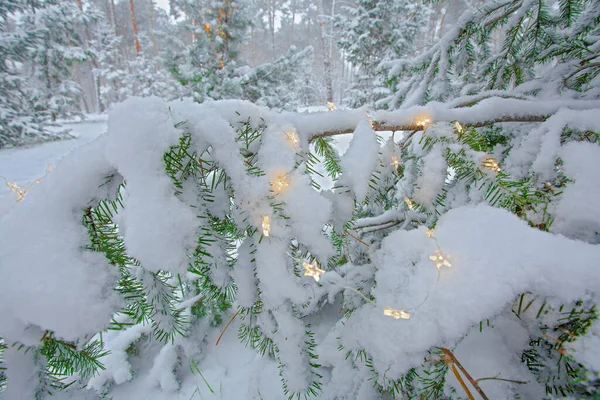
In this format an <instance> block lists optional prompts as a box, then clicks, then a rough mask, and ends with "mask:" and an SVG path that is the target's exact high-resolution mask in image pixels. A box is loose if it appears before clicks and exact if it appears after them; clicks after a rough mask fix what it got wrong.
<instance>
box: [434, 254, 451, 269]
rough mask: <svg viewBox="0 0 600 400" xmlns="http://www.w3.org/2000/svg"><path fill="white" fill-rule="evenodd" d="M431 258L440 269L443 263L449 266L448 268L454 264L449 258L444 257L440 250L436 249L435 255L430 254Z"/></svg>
mask: <svg viewBox="0 0 600 400" xmlns="http://www.w3.org/2000/svg"><path fill="white" fill-rule="evenodd" d="M429 259H430V260H431V261H433V262H434V263H435V266H436V267H437V269H440V267H441V266H442V265H443V266H444V267H448V268H450V267H451V266H452V264H451V263H450V261H449V260H448V258H447V257H444V256H443V255H442V253H440V251H439V250H436V251H435V255H433V256H429Z"/></svg>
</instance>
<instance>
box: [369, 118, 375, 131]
mask: <svg viewBox="0 0 600 400" xmlns="http://www.w3.org/2000/svg"><path fill="white" fill-rule="evenodd" d="M369 125H371V129H373V128H375V122H373V118H371V117H369Z"/></svg>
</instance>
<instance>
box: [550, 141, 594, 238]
mask: <svg viewBox="0 0 600 400" xmlns="http://www.w3.org/2000/svg"><path fill="white" fill-rule="evenodd" d="M560 157H561V158H562V160H563V163H564V166H563V169H564V173H565V175H566V176H567V177H569V178H570V179H573V180H575V182H573V183H570V184H568V185H567V187H566V188H565V189H564V192H563V194H562V195H561V197H560V199H559V200H558V204H557V205H556V209H555V212H554V215H555V220H554V224H553V225H552V231H553V232H557V233H562V234H564V235H567V236H569V237H574V238H578V239H581V240H586V241H589V242H590V243H598V241H599V240H600V236H599V235H600V213H599V212H598V199H600V170H598V167H597V162H598V160H600V147H598V145H596V144H592V143H584V142H581V143H575V142H573V143H569V144H567V145H566V146H564V147H563V148H561V150H560Z"/></svg>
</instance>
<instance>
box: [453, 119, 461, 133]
mask: <svg viewBox="0 0 600 400" xmlns="http://www.w3.org/2000/svg"><path fill="white" fill-rule="evenodd" d="M454 127H455V128H456V131H457V132H458V133H462V131H463V127H462V125H461V124H460V122H458V121H456V122H455V123H454Z"/></svg>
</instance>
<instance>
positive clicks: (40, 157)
mask: <svg viewBox="0 0 600 400" xmlns="http://www.w3.org/2000/svg"><path fill="white" fill-rule="evenodd" d="M65 128H66V129H72V131H71V134H72V135H74V136H76V138H75V139H72V140H61V141H56V142H49V143H43V144H38V145H32V146H27V147H17V148H12V149H6V150H0V176H3V177H5V178H6V179H8V180H9V181H11V182H16V183H17V184H18V185H19V186H21V187H26V186H28V185H29V184H31V183H33V182H34V181H35V180H36V179H37V178H40V177H42V176H44V174H45V172H46V168H47V167H48V165H49V164H52V165H54V164H56V162H57V161H58V160H60V159H61V158H63V157H64V156H65V155H67V154H68V153H70V152H71V151H72V150H73V149H76V148H77V147H79V146H81V145H83V144H85V143H89V142H91V141H92V140H94V139H95V138H97V137H98V136H99V135H100V134H102V133H104V132H105V131H106V119H105V118H101V119H100V118H99V119H97V120H94V121H86V122H81V123H72V124H64V125H63V126H62V129H65ZM0 180H1V178H0ZM7 192H8V189H7V187H6V185H5V184H4V182H2V183H1V184H0V198H3V197H5V196H7V194H8V193H7ZM9 195H12V194H9Z"/></svg>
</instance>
